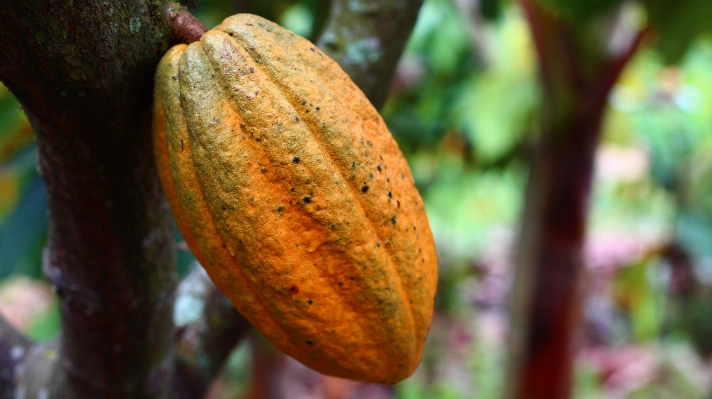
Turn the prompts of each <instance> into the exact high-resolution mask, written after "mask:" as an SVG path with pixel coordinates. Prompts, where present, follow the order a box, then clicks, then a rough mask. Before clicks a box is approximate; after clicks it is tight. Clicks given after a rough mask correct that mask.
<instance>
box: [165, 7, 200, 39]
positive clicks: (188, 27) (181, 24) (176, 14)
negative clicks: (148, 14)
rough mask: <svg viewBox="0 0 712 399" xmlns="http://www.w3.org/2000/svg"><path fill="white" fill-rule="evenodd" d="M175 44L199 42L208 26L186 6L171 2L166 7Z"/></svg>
mask: <svg viewBox="0 0 712 399" xmlns="http://www.w3.org/2000/svg"><path fill="white" fill-rule="evenodd" d="M165 12H166V16H167V17H168V25H169V26H170V27H171V41H172V42H173V44H178V43H185V44H190V43H193V42H197V41H198V40H200V38H201V37H203V35H204V34H205V32H207V31H208V28H207V27H206V26H205V25H204V24H203V23H202V22H200V20H198V18H196V17H195V16H194V15H193V14H191V13H190V11H188V9H187V8H185V7H184V6H182V5H180V4H177V3H170V4H169V5H167V6H166V8H165Z"/></svg>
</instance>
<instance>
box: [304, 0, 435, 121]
mask: <svg viewBox="0 0 712 399" xmlns="http://www.w3.org/2000/svg"><path fill="white" fill-rule="evenodd" d="M422 4H423V1H422V0H360V1H353V0H332V1H331V14H330V16H329V21H328V22H327V26H326V29H325V31H324V33H323V34H322V35H321V38H320V39H319V40H318V42H317V44H318V45H319V47H320V48H321V49H322V50H324V52H326V53H327V54H328V55H329V56H330V57H331V58H333V59H334V60H336V62H338V63H339V65H341V67H342V68H343V69H344V70H345V71H346V73H348V74H349V76H350V77H351V79H353V81H354V82H355V83H356V85H357V86H358V87H359V88H360V89H361V90H363V92H364V93H365V94H366V97H368V99H369V100H370V101H371V103H372V104H373V106H374V107H376V109H379V108H381V107H382V106H383V104H384V103H385V101H386V98H387V96H388V89H389V86H390V82H391V78H392V77H393V74H394V72H395V69H396V66H397V64H398V60H399V59H400V56H401V54H402V53H403V49H404V48H405V44H406V42H407V41H408V37H410V32H411V31H412V30H413V26H414V25H415V20H416V18H417V17H418V11H419V10H420V6H421V5H422Z"/></svg>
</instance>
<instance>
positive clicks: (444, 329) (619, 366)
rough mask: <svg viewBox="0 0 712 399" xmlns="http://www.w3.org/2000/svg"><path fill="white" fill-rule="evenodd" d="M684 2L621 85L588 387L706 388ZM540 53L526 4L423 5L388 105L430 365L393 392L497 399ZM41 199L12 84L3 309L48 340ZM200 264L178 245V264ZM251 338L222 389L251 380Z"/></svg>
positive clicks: (314, 1) (709, 139) (582, 379)
mask: <svg viewBox="0 0 712 399" xmlns="http://www.w3.org/2000/svg"><path fill="white" fill-rule="evenodd" d="M542 2H543V1H542ZM255 3H256V4H261V6H256V7H254V8H253V9H252V11H253V12H256V13H260V14H262V15H264V16H266V17H268V18H270V19H273V20H275V21H277V22H279V23H280V24H282V25H283V26H285V27H287V28H288V29H291V30H293V31H294V32H296V33H298V34H300V35H303V36H306V37H312V38H314V37H317V35H318V33H319V32H320V31H321V29H323V21H324V15H323V14H324V2H322V1H320V0H304V1H296V0H294V1H278V0H275V1H270V2H255ZM545 3H552V4H554V6H557V4H555V3H557V1H555V0H548V1H547V2H545ZM563 3H565V2H563ZM589 3H592V4H593V3H596V2H579V3H577V4H580V8H574V9H567V8H565V7H564V8H563V9H562V10H565V11H561V12H570V13H572V14H574V15H575V16H574V17H573V18H584V17H587V16H590V15H592V14H595V13H596V12H598V11H597V10H594V9H592V8H591V9H588V8H586V6H585V4H589ZM598 3H603V2H598ZM609 3H610V2H609ZM613 3H621V2H613ZM655 3H656V2H655V1H653V0H651V1H649V2H646V3H645V4H643V3H638V2H626V3H625V4H624V5H623V7H624V11H621V12H619V13H618V16H619V18H622V19H624V20H625V21H628V20H630V22H629V23H631V24H643V23H644V21H648V20H655V18H658V19H660V17H659V16H658V15H656V14H655V10H656V8H655ZM658 3H661V2H658ZM683 3H685V4H687V3H689V4H691V5H690V7H689V10H686V9H683V8H684V7H679V8H680V9H681V10H679V11H678V14H669V15H667V17H668V18H665V20H666V23H665V24H662V25H659V28H658V30H657V31H656V35H657V36H655V37H654V38H652V39H651V40H650V41H649V42H646V43H645V44H646V45H645V46H644V47H643V48H642V49H641V51H639V52H638V53H637V54H636V55H635V57H634V58H633V59H632V60H631V62H630V63H629V65H628V66H627V68H626V69H625V71H624V72H623V74H622V76H621V77H620V79H619V80H618V82H617V83H616V85H615V87H614V89H613V91H612V93H611V95H610V96H609V99H608V104H607V107H606V114H605V119H604V124H603V134H602V139H601V144H600V146H599V148H598V150H597V151H596V157H595V178H594V185H593V192H592V197H591V201H590V205H591V212H590V218H589V223H588V235H587V239H586V244H585V265H586V268H585V278H584V291H585V295H586V297H585V300H584V312H583V321H584V323H583V324H584V327H583V329H582V331H581V334H580V339H579V341H578V342H579V343H580V345H579V349H578V352H577V354H576V363H575V380H574V381H575V386H574V392H575V393H574V397H576V398H600V397H610V398H667V397H670V398H673V397H677V398H680V397H684V398H708V397H710V396H711V395H712V361H711V358H710V355H711V354H712V73H710V71H712V40H710V37H708V36H706V35H704V34H700V31H701V29H700V28H699V26H702V25H703V24H704V23H707V24H709V15H712V14H711V13H709V12H705V10H708V11H710V10H709V9H710V7H709V6H707V5H705V4H704V3H705V2H704V1H697V2H696V1H689V2H680V4H683ZM235 4H236V2H234V1H229V0H204V1H201V2H200V3H199V7H198V8H197V9H196V10H195V12H194V14H195V15H196V16H198V17H199V18H200V19H201V20H202V21H203V22H204V23H205V24H206V25H207V26H213V25H215V24H217V23H219V22H220V21H221V20H222V19H223V18H224V17H226V16H228V15H230V14H232V13H233V10H234V9H235V8H234V7H236V6H235ZM651 4H652V6H651ZM616 6H618V4H616ZM581 15H582V16H581ZM705 18H706V19H705ZM641 21H643V22H641ZM537 68H538V66H537V60H536V52H535V50H534V45H533V43H532V39H531V35H530V31H529V29H528V27H527V22H526V20H525V17H524V15H523V11H522V9H521V8H520V7H519V5H518V4H516V3H510V2H498V1H494V0H481V1H477V0H457V1H456V0H426V1H425V3H424V5H423V7H422V9H421V11H420V14H419V17H418V22H417V24H416V27H415V29H414V31H413V34H412V36H411V37H410V40H409V43H408V45H407V48H406V51H405V53H404V56H403V57H402V59H401V61H400V63H399V66H398V70H397V73H396V76H395V78H394V81H393V83H392V86H391V90H390V95H389V97H388V100H387V102H386V103H385V106H384V107H383V108H382V114H383V117H384V118H385V120H386V122H387V123H388V125H389V127H390V129H391V132H392V133H393V135H394V136H395V137H396V139H397V140H398V142H399V144H400V146H401V149H402V150H403V151H404V153H405V154H406V157H407V158H408V161H409V163H410V166H411V169H412V171H413V174H414V177H415V179H416V182H417V185H418V188H419V189H420V192H421V194H422V196H423V198H424V200H425V203H426V208H427V211H428V216H429V220H430V223H431V227H432V228H433V232H434V234H435V238H436V241H437V245H438V251H439V257H440V273H441V274H440V276H441V277H440V287H439V293H438V298H437V313H436V315H435V321H434V325H433V328H432V329H431V336H430V338H429V340H428V342H427V347H426V354H425V356H424V360H423V362H422V365H421V367H420V369H419V370H418V371H417V372H416V374H415V375H414V376H413V377H411V378H409V379H408V380H406V381H404V382H403V383H401V384H399V385H398V386H396V388H395V390H394V392H393V393H388V392H386V393H383V394H384V395H391V394H393V395H395V396H396V397H398V398H403V399H415V398H471V397H478V398H497V397H500V396H501V395H502V392H503V389H504V387H505V372H506V366H505V357H506V346H507V339H508V333H509V329H508V325H509V318H508V317H509V316H508V315H509V313H508V309H509V308H508V301H509V300H510V288H511V285H512V279H513V270H514V266H513V250H514V245H515V244H516V243H515V240H516V237H517V231H518V228H519V227H518V226H519V223H520V218H521V213H522V208H523V201H524V198H525V197H524V192H525V185H526V180H527V174H528V165H529V163H528V161H529V155H530V153H531V151H532V150H531V148H532V142H533V140H535V138H536V135H537V128H536V126H537V124H538V122H539V118H540V111H539V110H540V108H539V107H540V106H541V103H542V93H541V87H540V83H539V76H538V74H537ZM46 206H47V205H46V194H45V190H44V186H43V183H42V180H41V179H40V178H39V176H38V173H37V167H36V155H35V148H34V144H33V135H32V130H31V128H30V127H29V124H28V122H27V119H26V117H25V116H24V114H23V112H22V109H21V108H20V107H19V105H18V103H17V101H16V100H15V99H14V98H13V97H12V95H11V94H10V93H9V91H8V90H6V89H5V88H4V87H2V86H0V276H1V277H2V279H3V280H2V283H1V286H0V311H2V313H3V314H5V315H6V317H7V318H8V319H10V320H11V322H13V323H14V324H16V325H17V326H19V327H20V328H21V329H23V330H24V331H27V332H28V333H29V334H30V335H31V336H32V337H34V338H36V339H40V340H45V339H48V338H50V337H52V336H54V335H55V334H56V332H57V331H58V328H59V313H58V312H59V311H58V306H57V305H56V303H55V302H56V300H55V299H54V297H53V294H52V293H51V291H50V288H49V283H47V282H45V281H44V280H43V274H42V270H41V259H42V249H43V247H44V244H45V240H46V234H47V216H46V215H47V208H46ZM176 234H177V233H176ZM177 240H178V241H179V242H180V238H179V237H178V235H177ZM191 262H194V259H193V258H192V255H191V254H190V253H189V252H188V251H187V250H185V248H183V249H182V250H181V251H180V253H179V262H178V268H179V273H184V272H185V271H186V270H187V269H188V266H189V265H190V264H191ZM252 342H253V344H254V342H255V341H254V340H253V341H252ZM246 345H247V343H243V344H242V345H241V347H240V348H239V349H238V350H237V352H235V354H234V355H233V356H232V358H231V361H230V363H229V366H228V367H227V369H226V370H225V372H224V373H223V375H222V376H221V380H220V381H221V383H220V384H219V387H218V388H214V389H213V395H214V396H215V397H230V396H229V395H231V394H235V393H238V394H239V392H244V391H246V389H247V388H246V387H247V386H248V384H249V379H250V370H251V369H250V367H249V363H250V356H248V352H247V351H248V349H247V348H246ZM256 345H266V344H265V343H260V342H258V343H257V344H256ZM280 364H281V366H280V367H283V368H285V369H288V370H294V369H295V368H297V369H298V366H296V365H294V364H291V363H289V362H286V363H284V362H283V363H280ZM290 367H291V368H290ZM285 375H287V376H289V375H288V374H285ZM285 378H287V377H285ZM304 378H307V377H304ZM304 378H302V379H301V384H302V388H303V389H304V390H305V391H304V392H307V391H308V388H309V386H307V387H306V388H304V386H305V384H306V385H308V383H309V381H308V378H307V381H306V382H305V380H304ZM293 389H297V388H293ZM315 389H316V388H313V387H312V391H309V392H312V393H313V392H317V391H318V389H316V390H315ZM320 389H322V390H323V388H320ZM341 389H342V390H343V389H346V388H343V387H342V388H341ZM348 389H351V390H352V391H353V390H356V389H365V388H354V387H350V388H348ZM293 392H297V391H293ZM319 392H322V393H323V391H319ZM354 392H355V391H354ZM305 395H307V394H305ZM324 395H325V394H324ZM304 397H307V396H304ZM312 397H313V396H312Z"/></svg>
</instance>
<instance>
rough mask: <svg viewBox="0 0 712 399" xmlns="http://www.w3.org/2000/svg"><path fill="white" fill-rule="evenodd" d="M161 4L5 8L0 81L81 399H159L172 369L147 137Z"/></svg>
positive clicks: (169, 268) (39, 3) (163, 223)
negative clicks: (15, 117) (17, 118)
mask: <svg viewBox="0 0 712 399" xmlns="http://www.w3.org/2000/svg"><path fill="white" fill-rule="evenodd" d="M164 5H165V4H164V2H163V1H158V0H151V1H149V0H146V1H134V2H125V1H118V0H102V1H88V0H82V1H73V2H71V1H68V2H57V1H50V0H22V1H21V0H11V1H7V2H4V3H3V4H2V5H1V6H0V48H1V49H2V52H3V55H2V56H1V57H0V80H2V81H3V83H4V84H5V85H6V86H7V87H8V88H9V89H10V90H11V91H12V92H13V94H15V96H16V97H17V98H18V100H19V101H20V102H21V104H22V106H23V108H24V110H25V111H26V112H27V114H28V116H29V118H30V121H31V122H32V125H33V127H34V129H35V133H36V137H37V148H38V158H39V171H40V174H41V176H42V177H43V178H44V180H45V183H46V185H47V192H48V201H49V218H50V232H49V241H48V245H47V248H46V252H45V264H44V270H45V273H46V275H47V277H48V278H49V279H50V280H51V281H52V283H53V284H54V286H55V288H56V291H57V293H58V294H59V297H60V299H61V312H62V341H61V346H60V356H61V362H60V363H61V364H62V366H63V369H64V371H65V372H66V373H67V377H68V380H69V381H70V384H71V386H72V388H73V390H74V392H75V394H76V397H77V398H99V397H101V398H129V397H130V398H162V397H165V396H166V395H167V392H168V385H169V384H170V380H171V378H170V377H171V375H172V367H173V361H172V360H173V359H172V357H173V349H172V342H173V339H172V338H173V337H172V332H173V321H172V308H173V296H174V288H175V277H174V253H175V251H174V242H173V237H172V231H171V227H170V226H171V225H170V214H169V211H168V208H167V206H166V204H165V200H164V198H163V194H162V190H161V187H160V184H159V181H158V175H157V172H156V167H155V164H154V160H153V150H152V147H151V140H150V127H151V106H150V104H151V93H152V87H153V73H154V70H155V66H156V64H157V63H158V60H159V58H160V57H161V55H162V54H163V52H164V51H165V49H166V48H167V45H168V43H167V37H168V36H169V34H170V29H169V27H168V24H167V22H166V17H165V13H164V11H163V6H164Z"/></svg>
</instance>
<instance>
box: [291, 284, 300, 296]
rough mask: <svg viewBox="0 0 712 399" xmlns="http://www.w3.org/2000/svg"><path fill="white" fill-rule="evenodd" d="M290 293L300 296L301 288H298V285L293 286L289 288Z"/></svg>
mask: <svg viewBox="0 0 712 399" xmlns="http://www.w3.org/2000/svg"><path fill="white" fill-rule="evenodd" d="M289 292H290V293H291V294H292V295H294V294H298V293H299V287H297V286H296V285H293V286H291V287H289Z"/></svg>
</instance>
